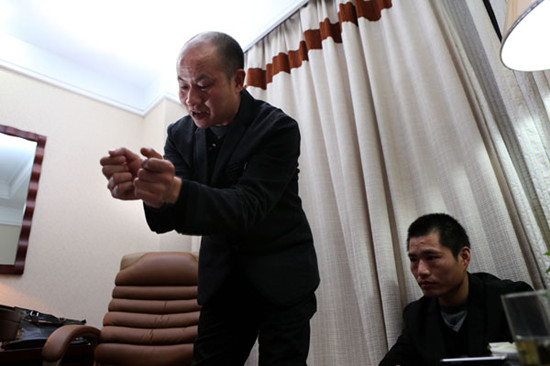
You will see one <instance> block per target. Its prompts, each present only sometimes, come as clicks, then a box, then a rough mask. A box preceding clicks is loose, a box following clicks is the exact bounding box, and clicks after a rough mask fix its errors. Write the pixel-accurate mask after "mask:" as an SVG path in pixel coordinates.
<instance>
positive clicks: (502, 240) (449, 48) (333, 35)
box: [245, 0, 550, 365]
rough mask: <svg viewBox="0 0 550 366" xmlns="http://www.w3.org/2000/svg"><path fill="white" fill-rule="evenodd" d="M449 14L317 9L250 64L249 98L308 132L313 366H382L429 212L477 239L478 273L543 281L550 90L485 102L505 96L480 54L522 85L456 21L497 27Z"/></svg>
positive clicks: (250, 55) (317, 5) (276, 36)
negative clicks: (524, 118)
mask: <svg viewBox="0 0 550 366" xmlns="http://www.w3.org/2000/svg"><path fill="white" fill-rule="evenodd" d="M452 2H453V1H452V0H451V1H447V2H440V1H428V0H419V1H416V0H415V1H393V2H392V1H389V0H386V1H361V0H356V1H344V0H341V1H338V0H311V1H310V2H309V3H308V4H307V6H305V7H304V8H302V9H301V10H300V11H299V12H297V13H296V14H294V15H293V16H292V17H291V18H289V19H288V20H287V21H285V22H284V23H282V24H281V25H280V26H279V27H278V28H276V29H275V30H274V31H272V32H271V33H270V34H268V35H267V36H266V37H265V38H264V39H263V40H261V41H260V42H258V43H257V44H256V45H254V46H253V47H252V48H251V49H250V50H248V51H247V53H246V55H245V56H246V68H247V88H248V90H249V91H250V92H251V93H252V94H253V95H254V96H256V97H258V98H260V99H264V100H266V101H268V102H270V103H272V104H273V105H276V106H278V107H280V108H282V109H283V110H284V111H285V112H286V113H288V114H289V115H291V116H293V117H294V118H295V119H296V120H297V121H298V123H299V125H300V129H301V134H302V154H301V158H300V167H301V173H300V187H301V196H302V198H303V202H304V207H305V210H306V213H307V214H308V217H309V220H310V223H311V226H312V229H313V233H314V239H315V243H316V248H317V252H318V258H319V265H320V271H321V285H320V288H319V290H318V291H317V297H318V313H317V314H316V316H315V317H314V319H313V321H312V338H311V339H312V341H311V350H310V357H309V362H308V363H309V364H311V365H377V364H378V362H379V361H380V359H381V358H382V357H383V355H384V354H385V352H386V351H387V349H388V347H390V346H391V345H392V344H393V343H394V341H395V340H396V338H397V336H398V335H399V333H400V332H401V326H402V322H401V312H402V309H403V307H404V306H405V305H406V304H407V303H408V302H410V301H412V300H415V299H417V298H418V297H420V296H421V292H420V290H419V289H418V286H417V284H416V282H415V280H414V278H413V277H412V275H411V274H410V272H409V263H408V258H407V253H406V247H405V239H406V230H407V228H408V225H409V224H410V223H411V222H412V221H413V220H414V219H416V218H417V217H418V216H420V215H422V214H426V213H430V212H446V213H449V214H451V215H453V216H454V217H456V218H457V219H458V220H459V221H460V222H461V223H462V224H463V225H464V226H465V228H466V229H467V231H468V233H469V236H470V240H471V242H472V253H473V255H472V256H473V260H472V262H471V264H470V271H472V272H476V271H485V272H491V273H493V274H495V275H497V276H499V277H502V278H512V279H515V280H524V281H527V282H529V283H531V284H533V285H535V286H536V287H542V286H543V281H545V280H544V279H543V277H542V275H541V273H542V272H543V269H544V268H545V267H544V266H545V265H546V264H545V258H543V256H542V254H537V253H538V251H540V249H543V248H544V247H546V245H547V242H545V240H546V239H545V238H546V237H545V234H544V230H545V228H544V224H546V225H548V219H547V218H548V217H550V216H548V213H547V212H545V210H548V209H549V207H550V205H546V206H545V205H544V202H546V203H548V200H547V197H545V195H546V196H547V195H548V189H547V188H546V190H545V189H544V188H543V187H548V186H550V183H549V180H548V177H547V176H545V174H548V172H549V171H550V169H547V170H546V172H545V171H544V170H545V169H546V167H547V165H546V164H547V162H548V149H547V148H548V145H547V143H548V126H549V124H548V123H546V122H545V119H544V118H548V111H549V109H548V103H549V101H548V97H546V99H545V101H544V98H542V97H540V95H541V94H540V91H541V90H543V91H544V88H546V94H545V95H546V96H548V78H547V77H544V76H541V75H534V74H533V77H532V80H531V81H530V84H533V85H532V87H530V88H529V89H528V90H527V89H525V90H523V91H521V89H522V88H520V87H519V86H517V83H516V87H515V89H516V90H517V93H518V96H517V98H520V99H521V100H519V101H518V100H517V99H516V100H514V99H513V98H512V99H509V98H501V99H502V100H501V101H498V100H496V99H495V96H494V95H490V94H488V92H487V91H486V90H485V89H487V88H490V87H493V86H494V87H496V88H502V87H503V83H504V82H502V81H500V80H499V81H498V82H493V83H488V82H487V81H484V80H483V79H482V78H480V70H481V69H480V65H477V64H476V63H475V62H473V61H472V60H471V57H472V50H477V51H476V52H478V53H480V54H483V57H485V58H487V57H494V58H496V60H495V61H494V62H495V65H494V67H493V68H492V69H491V70H486V71H485V72H490V73H492V74H494V78H496V79H497V80H498V79H499V78H500V77H501V75H503V74H504V75H507V78H509V79H510V78H512V76H513V73H512V72H510V71H509V70H504V69H502V68H500V69H499V68H498V67H499V66H496V63H497V62H498V50H495V49H494V48H495V47H497V46H495V45H496V43H498V40H496V41H494V42H493V43H490V42H488V41H487V40H486V39H478V40H475V42H474V44H473V45H470V46H467V45H464V44H463V43H464V42H466V41H467V39H468V37H467V34H465V32H464V30H461V29H460V26H459V25H460V21H461V20H460V19H456V14H455V15H453V14H450V13H452V12H453V11H457V10H460V12H466V15H467V16H468V18H467V19H469V20H468V21H471V22H472V24H474V28H475V27H477V28H478V31H479V27H481V26H484V27H487V29H489V27H492V25H491V23H490V19H489V18H488V16H487V14H486V13H485V14H483V12H479V14H477V13H476V12H478V11H479V9H478V7H476V5H475V4H473V3H472V2H469V1H468V2H464V3H465V4H463V6H462V7H461V8H460V9H454V10H453V6H454V5H453V4H450V3H452ZM460 3H463V2H460ZM466 3H467V4H466ZM481 6H483V5H482V4H481ZM457 22H458V23H457ZM483 31H484V32H485V30H483ZM493 31H494V30H493ZM464 37H466V38H464ZM485 38H487V39H489V38H490V37H489V36H487V37H485ZM470 41H471V42H473V41H474V40H472V39H470ZM495 42H496V43H495ZM479 49H481V50H483V53H481V52H480V51H479ZM474 54H475V52H474ZM495 70H497V71H498V72H497V71H495ZM510 75H512V76H510ZM535 86H536V87H535ZM520 91H521V92H520ZM529 93H534V94H535V95H536V96H538V99H539V100H540V101H541V102H539V103H535V104H534V105H527V106H526V107H525V108H528V109H531V110H535V112H536V115H537V116H539V117H538V118H536V119H534V120H533V122H532V124H533V125H536V127H537V128H538V129H539V130H541V131H542V132H537V133H531V134H529V138H527V137H526V138H525V139H526V140H529V139H530V141H529V143H530V144H531V147H532V148H533V149H534V150H535V151H534V152H533V153H532V154H531V155H529V156H525V154H524V150H525V149H526V148H525V143H526V142H524V141H523V140H524V139H523V138H522V137H521V136H519V137H518V136H517V134H518V133H519V131H518V126H515V125H514V120H515V117H514V113H513V112H512V111H513V110H517V108H518V107H517V104H524V103H526V102H525V101H524V98H526V96H527V95H529ZM520 94H522V95H524V97H520V96H519V95H520ZM531 97H532V96H530V98H531ZM497 102H498V103H501V104H502V105H504V107H502V106H501V104H498V103H497ZM515 103H517V104H515ZM503 108H504V109H503ZM501 109H503V110H504V112H503V113H504V115H506V116H507V118H508V121H509V124H510V125H511V126H508V127H506V126H504V127H503V126H501V125H500V120H501V118H500V117H499V116H497V115H495V111H497V110H501ZM544 116H546V117H544ZM533 128H534V127H533ZM503 131H504V132H503ZM544 134H546V136H545V135H544ZM510 135H511V136H510ZM507 136H508V137H507ZM512 137H513V138H512ZM508 140H510V141H508ZM534 140H537V141H534ZM511 141H512V142H514V144H515V145H514V146H515V148H514V147H513V146H512V145H510V143H511ZM545 141H546V142H545ZM545 144H546V145H545ZM545 147H546V150H545ZM511 149H515V150H513V151H512V150H511ZM515 155H517V156H515ZM541 155H542V156H541ZM522 159H523V160H524V161H525V163H524V164H523V165H521V166H522V167H523V169H522V170H520V171H518V167H519V166H520V165H518V164H515V163H514V162H515V161H522ZM538 159H542V162H541V161H539V160H538ZM527 173H528V175H527V177H528V178H525V176H526V175H525V174H527ZM535 173H536V174H535ZM522 179H523V180H524V181H528V182H529V184H527V183H526V182H522ZM529 187H531V188H530V189H531V190H532V192H531V193H529V192H526V189H528V188H529ZM533 195H534V196H533ZM532 197H536V198H537V200H538V201H536V203H533V202H535V201H533V198H532ZM256 363H257V351H256V350H254V352H253V354H252V355H251V358H250V360H249V362H248V363H247V364H250V365H253V364H256Z"/></svg>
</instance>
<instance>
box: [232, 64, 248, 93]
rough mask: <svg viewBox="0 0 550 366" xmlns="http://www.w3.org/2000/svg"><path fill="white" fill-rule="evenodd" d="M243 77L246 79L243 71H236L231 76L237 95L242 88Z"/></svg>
mask: <svg viewBox="0 0 550 366" xmlns="http://www.w3.org/2000/svg"><path fill="white" fill-rule="evenodd" d="M245 77H246V72H245V71H244V70H243V69H237V70H235V73H234V74H233V80H234V82H235V90H236V91H237V92H239V93H240V92H241V90H242V89H243V88H244V80H245Z"/></svg>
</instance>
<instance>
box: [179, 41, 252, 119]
mask: <svg viewBox="0 0 550 366" xmlns="http://www.w3.org/2000/svg"><path fill="white" fill-rule="evenodd" d="M177 72H178V83H179V88H180V91H179V98H180V101H181V103H182V104H183V106H184V107H185V108H186V109H187V112H188V113H189V115H190V116H191V118H193V121H194V122H195V125H196V126H197V127H199V128H208V127H211V126H223V125H227V124H229V123H231V121H232V120H233V118H235V115H236V114H237V112H238V110H239V104H240V92H241V90H242V88H243V85H244V70H238V71H236V72H235V73H234V75H233V76H232V77H231V79H230V80H228V78H227V75H226V74H225V72H224V71H223V70H221V67H220V65H219V58H218V55H217V52H216V49H215V47H214V46H212V45H210V44H201V45H195V46H192V47H190V48H189V49H188V50H186V51H184V53H183V54H182V57H181V59H180V60H179V62H178V67H177Z"/></svg>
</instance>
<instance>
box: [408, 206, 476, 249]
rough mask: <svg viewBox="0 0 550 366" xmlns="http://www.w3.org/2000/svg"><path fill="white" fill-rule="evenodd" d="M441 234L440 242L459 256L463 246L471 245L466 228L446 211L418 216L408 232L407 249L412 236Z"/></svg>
mask: <svg viewBox="0 0 550 366" xmlns="http://www.w3.org/2000/svg"><path fill="white" fill-rule="evenodd" d="M431 233H438V234H439V243H440V244H441V245H443V246H444V247H447V248H449V249H450V250H451V252H452V253H453V256H454V257H455V258H458V253H460V250H461V249H462V248H463V247H468V248H469V247H470V239H469V238H468V234H467V233H466V230H465V229H464V227H462V225H460V223H459V222H458V221H457V220H456V219H455V218H453V217H452V216H450V215H447V214H444V213H432V214H427V215H424V216H420V217H419V218H417V219H416V220H415V221H414V222H413V223H412V224H411V225H410V226H409V230H408V233H407V250H409V242H410V240H411V238H417V237H419V236H425V235H429V234H431Z"/></svg>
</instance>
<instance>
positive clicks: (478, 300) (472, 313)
mask: <svg viewBox="0 0 550 366" xmlns="http://www.w3.org/2000/svg"><path fill="white" fill-rule="evenodd" d="M484 299H485V294H484V289H483V285H482V284H481V282H480V281H479V280H478V279H477V278H476V277H474V276H471V275H470V274H468V352H470V354H472V355H476V354H484V353H486V352H487V349H485V348H484V340H485V336H486V335H485V330H486V327H485V325H486V323H487V317H486V315H485V301H484Z"/></svg>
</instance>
